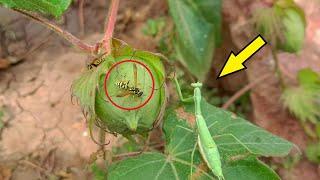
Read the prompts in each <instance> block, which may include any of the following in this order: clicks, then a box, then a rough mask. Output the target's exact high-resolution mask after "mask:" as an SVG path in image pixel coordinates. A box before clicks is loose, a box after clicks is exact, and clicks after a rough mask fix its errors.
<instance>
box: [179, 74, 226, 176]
mask: <svg viewBox="0 0 320 180" xmlns="http://www.w3.org/2000/svg"><path fill="white" fill-rule="evenodd" d="M174 81H175V84H176V88H177V91H178V95H179V97H180V99H181V101H183V102H192V100H193V101H194V104H195V116H196V129H197V133H198V134H197V143H196V144H195V146H194V148H193V151H192V154H191V170H190V171H191V177H192V170H193V168H192V166H193V165H192V164H193V156H194V152H195V150H196V147H197V145H198V147H199V151H200V154H201V156H202V158H203V160H204V161H205V163H206V165H207V166H208V168H209V169H210V170H211V171H212V173H213V174H214V175H215V176H216V177H217V178H218V179H219V180H224V176H223V173H222V167H221V159H220V154H219V151H218V147H217V145H216V143H215V142H214V140H213V139H212V137H211V134H210V131H209V129H208V127H207V124H206V122H205V119H204V117H203V116H202V113H201V97H202V96H201V90H200V88H201V87H202V83H199V82H197V83H192V84H191V86H192V87H194V95H193V97H189V98H186V99H185V98H183V96H182V93H181V88H180V85H179V83H178V80H177V79H176V78H174Z"/></svg>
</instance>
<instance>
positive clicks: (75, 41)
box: [13, 9, 97, 54]
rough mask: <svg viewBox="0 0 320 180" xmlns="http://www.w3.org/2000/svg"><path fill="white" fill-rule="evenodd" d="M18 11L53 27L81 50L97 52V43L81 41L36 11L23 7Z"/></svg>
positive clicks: (46, 25) (52, 28)
mask: <svg viewBox="0 0 320 180" xmlns="http://www.w3.org/2000/svg"><path fill="white" fill-rule="evenodd" d="M13 10H14V11H16V12H19V13H20V14H22V15H24V16H26V17H28V18H30V19H32V20H35V21H36V22H38V23H40V24H42V25H44V26H45V27H47V28H49V29H51V30H52V31H54V32H56V33H57V34H59V35H60V36H62V37H63V38H65V39H66V40H67V41H69V42H70V43H71V44H73V45H74V46H76V47H78V48H79V49H80V50H82V51H84V52H86V53H91V54H96V53H97V45H89V44H87V43H85V42H83V41H81V40H80V39H79V38H77V37H75V36H74V35H72V34H71V33H69V32H68V31H66V30H64V29H62V28H60V27H59V26H57V25H55V24H54V23H52V22H50V21H49V20H47V19H45V18H43V17H41V16H39V15H37V14H34V13H30V12H28V11H24V10H21V9H13Z"/></svg>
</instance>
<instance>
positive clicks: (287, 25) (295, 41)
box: [279, 8, 305, 53]
mask: <svg viewBox="0 0 320 180" xmlns="http://www.w3.org/2000/svg"><path fill="white" fill-rule="evenodd" d="M281 19H282V24H283V28H284V29H283V36H284V41H283V42H280V43H279V49H281V50H283V51H286V52H290V53H296V52H299V51H300V50H301V49H302V46H303V42H304V37H305V24H304V18H303V17H301V14H300V13H299V12H298V11H297V10H296V9H293V8H288V9H285V10H283V16H282V18H281Z"/></svg>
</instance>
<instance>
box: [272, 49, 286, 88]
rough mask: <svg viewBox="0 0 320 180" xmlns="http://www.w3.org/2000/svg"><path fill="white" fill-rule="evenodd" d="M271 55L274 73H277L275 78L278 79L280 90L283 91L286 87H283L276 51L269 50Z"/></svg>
mask: <svg viewBox="0 0 320 180" xmlns="http://www.w3.org/2000/svg"><path fill="white" fill-rule="evenodd" d="M271 53H272V57H273V59H274V62H275V72H276V73H277V76H278V78H279V82H280V87H281V90H284V89H285V87H286V85H285V82H284V79H283V76H282V73H281V70H280V68H279V63H280V62H279V59H278V55H277V51H276V50H275V49H274V48H273V47H272V48H271Z"/></svg>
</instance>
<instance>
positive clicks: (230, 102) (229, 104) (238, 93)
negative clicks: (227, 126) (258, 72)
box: [221, 74, 271, 109]
mask: <svg viewBox="0 0 320 180" xmlns="http://www.w3.org/2000/svg"><path fill="white" fill-rule="evenodd" d="M270 76H271V74H265V75H264V76H261V77H260V78H258V79H257V80H255V81H252V82H250V83H249V84H247V85H246V86H244V87H243V88H242V89H240V90H239V91H238V92H236V93H235V94H234V95H233V96H232V97H231V98H230V99H229V100H228V101H227V102H226V103H224V104H223V106H222V107H221V108H222V109H228V108H229V107H230V106H231V105H232V104H233V103H234V102H235V101H236V100H238V99H239V98H240V97H241V96H242V95H244V94H245V93H246V92H248V91H249V90H250V89H251V88H253V87H254V86H256V85H257V84H259V83H261V82H263V81H265V80H266V79H268V78H270Z"/></svg>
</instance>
